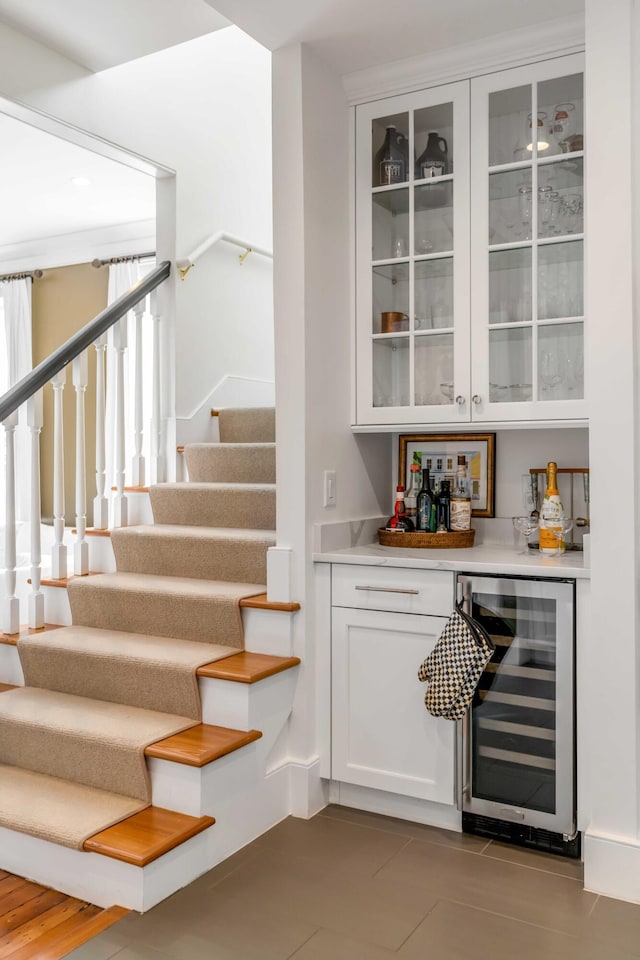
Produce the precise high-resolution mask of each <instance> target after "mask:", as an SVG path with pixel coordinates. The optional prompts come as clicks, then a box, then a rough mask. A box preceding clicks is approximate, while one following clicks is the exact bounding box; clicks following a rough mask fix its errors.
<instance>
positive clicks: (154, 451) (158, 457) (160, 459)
mask: <svg viewBox="0 0 640 960" xmlns="http://www.w3.org/2000/svg"><path fill="white" fill-rule="evenodd" d="M149 301H150V311H151V322H152V324H153V401H152V414H151V456H152V464H151V479H152V482H153V483H161V482H162V481H163V480H164V479H165V468H164V451H163V436H162V411H161V407H160V396H161V392H162V374H161V364H160V314H159V311H158V295H157V290H153V291H152V292H151V294H150V297H149Z"/></svg>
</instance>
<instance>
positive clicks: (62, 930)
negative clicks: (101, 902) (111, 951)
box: [0, 870, 129, 960]
mask: <svg viewBox="0 0 640 960" xmlns="http://www.w3.org/2000/svg"><path fill="white" fill-rule="evenodd" d="M128 912H129V911H128V910H124V909H123V908H122V907H111V908H110V909H109V910H103V909H102V907H94V906H93V905H92V904H90V903H86V902H85V901H84V900H76V899H75V898H74V897H67V896H66V895H65V894H64V893H57V892H56V891H55V890H49V889H47V888H46V887H42V886H40V884H37V883H32V882H31V881H30V880H24V879H22V877H14V876H13V875H12V874H10V873H6V872H5V871H4V870H0V960H31V958H37V960H61V958H62V957H65V956H66V955H67V954H68V953H70V952H71V951H72V950H75V948H76V947H79V946H81V945H82V944H83V943H86V942H87V940H90V939H91V938H92V937H95V936H96V934H98V933H101V932H102V931H103V930H106V928H107V927H110V926H111V924H112V923H116V921H118V920H120V919H121V918H122V917H124V916H126V914H127V913H128Z"/></svg>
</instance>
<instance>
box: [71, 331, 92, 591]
mask: <svg viewBox="0 0 640 960" xmlns="http://www.w3.org/2000/svg"><path fill="white" fill-rule="evenodd" d="M72 376H73V386H74V389H75V391H76V530H77V534H76V542H75V544H74V547H73V572H74V574H75V575H76V576H77V577H82V576H84V575H85V574H87V573H89V544H88V543H87V538H86V531H87V481H86V456H85V430H84V395H85V392H86V389H87V385H88V382H89V364H88V360H87V351H86V350H85V351H84V352H83V353H81V354H80V356H79V357H76V359H75V360H74V361H73V365H72Z"/></svg>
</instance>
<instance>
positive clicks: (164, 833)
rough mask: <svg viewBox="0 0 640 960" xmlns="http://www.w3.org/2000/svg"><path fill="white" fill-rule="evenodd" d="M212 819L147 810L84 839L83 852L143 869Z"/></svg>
mask: <svg viewBox="0 0 640 960" xmlns="http://www.w3.org/2000/svg"><path fill="white" fill-rule="evenodd" d="M215 822H216V821H215V819H214V818H213V817H207V816H205V817H190V816H188V815H187V814H185V813H176V811H175V810H165V809H164V808H163V807H146V809H144V810H141V811H140V813H134V815H133V816H132V817H127V819H126V820H121V821H120V822H119V823H116V824H114V825H113V826H112V827H107V829H106V830H101V831H100V832H99V833H96V834H94V835H93V836H92V837H89V838H88V839H87V840H85V842H84V844H83V846H82V849H83V850H86V851H87V852H90V853H99V854H102V856H105V857H112V858H113V859H114V860H121V861H123V862H124V863H131V864H133V866H135V867H145V866H146V865H147V864H148V863H151V862H152V861H153V860H157V859H158V857H161V856H163V855H164V854H165V853H168V852H169V851H170V850H173V849H174V847H178V846H179V845H180V844H181V843H185V841H187V840H190V839H191V838H192V837H195V836H196V835H197V834H199V833H202V831H203V830H208V828H209V827H212V826H213V824H214V823H215Z"/></svg>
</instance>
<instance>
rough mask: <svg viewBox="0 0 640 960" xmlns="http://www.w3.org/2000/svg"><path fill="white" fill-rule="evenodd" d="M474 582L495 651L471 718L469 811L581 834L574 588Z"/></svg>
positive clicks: (471, 604)
mask: <svg viewBox="0 0 640 960" xmlns="http://www.w3.org/2000/svg"><path fill="white" fill-rule="evenodd" d="M463 579H464V578H463ZM466 579H467V580H468V583H467V587H466V606H467V609H468V610H469V612H470V613H471V615H472V616H473V618H474V619H475V620H477V621H478V622H479V623H481V624H482V626H483V627H484V628H485V629H486V630H487V632H488V633H489V635H490V636H491V638H492V640H493V642H494V644H495V653H494V655H493V656H492V658H491V660H490V662H489V663H488V664H487V667H486V669H485V671H484V673H483V675H482V677H481V679H480V682H479V684H478V687H477V689H476V693H475V696H474V700H473V703H472V705H471V709H470V712H469V716H468V718H467V738H466V739H467V742H466V745H465V747H466V749H465V755H466V758H467V771H466V777H465V781H466V797H465V803H464V809H465V810H469V811H472V812H475V813H477V814H480V815H483V816H487V815H488V816H493V817H496V818H498V819H501V820H505V821H510V822H513V823H520V824H523V825H524V824H528V825H531V826H534V827H539V828H543V829H546V830H557V831H558V832H560V833H562V834H565V835H567V836H571V835H572V834H573V833H575V809H574V808H575V803H574V793H575V789H574V783H575V777H574V767H575V759H574V755H575V749H574V724H573V702H574V697H573V688H574V684H573V660H574V658H573V584H572V583H566V582H560V583H559V582H553V581H551V582H550V581H534V580H524V579H523V580H519V579H517V578H513V579H509V580H504V579H498V578H495V579H493V578H481V577H469V578H466Z"/></svg>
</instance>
